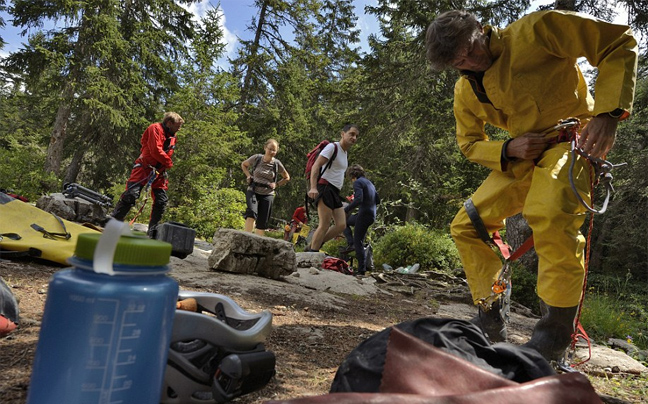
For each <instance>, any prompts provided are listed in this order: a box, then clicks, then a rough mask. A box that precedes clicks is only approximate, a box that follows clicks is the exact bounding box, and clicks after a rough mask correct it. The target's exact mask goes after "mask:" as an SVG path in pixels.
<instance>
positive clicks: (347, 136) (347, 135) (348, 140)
mask: <svg viewBox="0 0 648 404" xmlns="http://www.w3.org/2000/svg"><path fill="white" fill-rule="evenodd" d="M359 135H360V131H359V130H358V129H357V128H355V127H352V128H351V129H349V130H348V131H346V132H342V141H343V142H344V143H345V144H347V145H349V146H353V145H354V144H356V142H357V141H358V136H359Z"/></svg>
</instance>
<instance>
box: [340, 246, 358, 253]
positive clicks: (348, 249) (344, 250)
mask: <svg viewBox="0 0 648 404" xmlns="http://www.w3.org/2000/svg"><path fill="white" fill-rule="evenodd" d="M354 251H355V247H354V246H353V244H350V245H347V246H346V247H344V248H343V247H340V254H348V253H350V252H354Z"/></svg>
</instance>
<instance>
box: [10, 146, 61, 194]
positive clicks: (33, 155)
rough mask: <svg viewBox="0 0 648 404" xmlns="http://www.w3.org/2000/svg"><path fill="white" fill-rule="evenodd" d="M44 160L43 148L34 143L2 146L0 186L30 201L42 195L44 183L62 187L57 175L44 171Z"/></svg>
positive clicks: (49, 185)
mask: <svg viewBox="0 0 648 404" xmlns="http://www.w3.org/2000/svg"><path fill="white" fill-rule="evenodd" d="M44 162H45V153H44V151H43V149H42V148H40V147H37V146H34V145H27V146H16V147H12V148H9V149H4V148H0V188H2V189H6V190H11V191H13V192H14V193H16V194H18V195H21V196H24V197H26V198H27V199H29V200H30V201H35V200H36V199H38V197H40V196H41V190H42V189H43V186H44V185H46V186H47V187H48V188H49V187H52V188H60V182H59V181H58V179H57V178H56V176H54V175H53V174H47V173H45V172H44V171H43V163H44Z"/></svg>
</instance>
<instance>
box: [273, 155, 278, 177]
mask: <svg viewBox="0 0 648 404" xmlns="http://www.w3.org/2000/svg"><path fill="white" fill-rule="evenodd" d="M272 169H273V171H274V182H275V183H276V182H277V180H278V179H279V160H277V159H276V158H275V159H274V163H273V164H272Z"/></svg>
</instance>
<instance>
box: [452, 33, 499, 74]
mask: <svg viewBox="0 0 648 404" xmlns="http://www.w3.org/2000/svg"><path fill="white" fill-rule="evenodd" d="M492 64H493V56H492V55H491V52H490V49H489V48H488V36H487V35H484V33H483V31H482V32H480V33H478V34H477V35H473V37H472V38H471V39H470V40H469V41H468V43H467V44H466V45H465V46H464V47H463V48H461V50H460V51H459V52H458V53H457V56H456V57H455V58H454V60H453V61H452V63H451V65H452V67H454V68H455V69H457V70H469V71H472V72H485V71H486V70H488V68H490V67H491V65H492Z"/></svg>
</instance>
